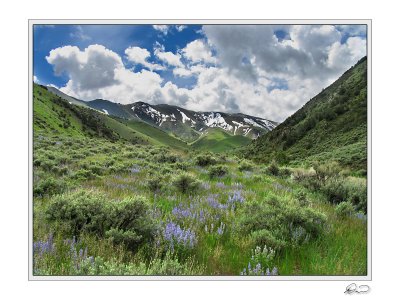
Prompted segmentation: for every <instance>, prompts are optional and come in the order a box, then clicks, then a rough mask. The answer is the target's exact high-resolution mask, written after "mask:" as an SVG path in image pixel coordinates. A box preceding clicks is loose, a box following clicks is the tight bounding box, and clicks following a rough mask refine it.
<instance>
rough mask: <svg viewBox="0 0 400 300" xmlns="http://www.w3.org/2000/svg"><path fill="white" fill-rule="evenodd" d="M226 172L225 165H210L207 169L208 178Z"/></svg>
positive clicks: (222, 174)
mask: <svg viewBox="0 0 400 300" xmlns="http://www.w3.org/2000/svg"><path fill="white" fill-rule="evenodd" d="M227 173H228V168H227V167H226V166H222V165H217V166H212V167H210V169H209V171H208V176H210V178H215V177H222V176H224V175H226V174H227Z"/></svg>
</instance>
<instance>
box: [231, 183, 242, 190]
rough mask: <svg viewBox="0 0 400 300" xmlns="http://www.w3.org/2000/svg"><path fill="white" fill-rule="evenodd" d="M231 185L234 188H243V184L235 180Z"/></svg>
mask: <svg viewBox="0 0 400 300" xmlns="http://www.w3.org/2000/svg"><path fill="white" fill-rule="evenodd" d="M232 187H233V188H234V189H236V190H241V189H243V184H241V183H240V182H235V183H234V184H232Z"/></svg>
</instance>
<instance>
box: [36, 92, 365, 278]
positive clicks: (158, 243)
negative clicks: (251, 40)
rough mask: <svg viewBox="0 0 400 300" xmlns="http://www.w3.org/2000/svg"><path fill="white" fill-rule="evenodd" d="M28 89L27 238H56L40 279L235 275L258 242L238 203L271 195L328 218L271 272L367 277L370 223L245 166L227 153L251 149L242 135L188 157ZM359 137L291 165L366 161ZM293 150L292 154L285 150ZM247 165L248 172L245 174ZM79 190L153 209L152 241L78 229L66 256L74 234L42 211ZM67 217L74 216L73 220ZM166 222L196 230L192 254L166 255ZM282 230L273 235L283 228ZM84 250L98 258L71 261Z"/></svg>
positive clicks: (137, 130) (129, 125)
mask: <svg viewBox="0 0 400 300" xmlns="http://www.w3.org/2000/svg"><path fill="white" fill-rule="evenodd" d="M39 92H40V93H39ZM34 93H35V97H34V144H33V145H34V153H33V187H34V191H35V192H34V198H33V240H34V242H38V241H46V240H48V239H49V236H50V234H51V233H53V234H54V240H53V241H52V242H53V243H54V246H55V248H54V249H53V250H52V251H48V252H45V253H44V254H43V253H42V254H41V253H39V252H35V255H34V259H35V270H34V272H35V274H36V275H40V274H42V275H116V274H136V275H138V274H139V275H140V274H150V275H157V274H161V275H168V274H171V273H172V274H174V275H178V274H180V275H193V274H196V275H239V274H240V272H241V271H242V270H243V269H244V268H246V267H247V265H248V263H249V262H250V261H251V260H252V250H254V249H255V247H256V246H261V247H263V246H264V245H256V244H255V241H254V240H253V238H252V237H251V234H252V232H251V231H250V232H243V231H242V228H241V224H242V223H241V222H242V221H241V220H243V219H245V220H246V219H249V220H251V219H252V217H254V214H251V213H249V211H248V210H246V209H245V208H246V205H250V204H252V203H253V204H257V205H258V206H257V207H258V208H260V209H261V208H263V206H261V205H262V204H263V203H264V204H265V203H266V202H265V201H266V200H270V199H275V201H277V202H276V203H282V204H285V205H286V204H287V203H290V204H291V205H294V204H295V203H297V202H296V201H298V200H297V198H298V192H299V191H301V192H303V193H304V194H305V195H306V197H307V199H308V200H309V201H308V202H307V203H306V204H304V205H306V206H307V208H308V209H309V210H310V211H312V212H313V213H314V212H317V213H318V212H319V213H322V214H323V215H324V216H326V224H325V225H326V226H325V227H324V230H323V231H322V232H320V233H318V235H317V236H315V237H313V238H311V239H310V240H309V241H308V242H305V243H300V244H297V243H295V242H292V241H291V240H288V241H287V242H288V243H287V245H285V246H284V247H283V248H282V249H279V250H277V251H276V254H275V256H274V258H273V259H272V260H271V261H270V262H268V267H270V268H271V269H272V267H277V268H278V272H279V275H365V274H366V272H367V224H366V222H365V221H364V220H362V219H359V218H357V217H356V216H355V215H352V216H345V217H340V216H338V215H337V213H336V212H335V205H334V204H332V203H329V202H327V197H326V195H325V194H323V193H322V190H321V191H319V190H315V189H311V188H310V189H309V188H307V186H306V185H305V184H303V183H301V182H299V181H295V180H294V179H293V178H292V177H291V176H290V175H289V174H286V175H281V176H272V175H270V174H269V173H267V172H266V171H265V170H266V168H267V167H268V164H265V163H262V162H261V163H258V164H251V163H250V162H248V161H246V160H244V161H241V160H240V159H238V158H237V157H236V156H234V153H231V152H229V151H227V150H231V149H232V148H233V147H235V146H238V145H240V144H242V143H243V144H244V143H248V142H249V141H250V140H249V139H247V138H243V137H241V136H231V135H229V134H227V133H226V132H224V131H223V130H219V129H212V130H210V131H208V133H207V134H206V135H204V136H203V137H202V138H201V139H200V140H199V141H197V142H195V143H193V144H192V145H191V146H190V147H192V148H193V149H196V150H198V151H196V152H191V151H187V150H186V149H187V148H186V144H185V143H183V142H182V141H180V140H176V139H174V138H173V137H171V136H169V135H167V134H165V133H163V132H162V131H160V130H158V129H157V128H155V127H151V126H149V125H147V124H144V123H141V122H136V121H125V120H119V119H114V118H110V117H108V116H106V115H104V114H101V113H98V112H96V111H94V110H89V109H87V108H81V107H74V106H70V105H69V104H68V103H65V102H59V100H57V99H54V97H55V96H54V95H50V94H48V93H46V92H45V91H44V90H43V89H42V88H41V87H39V86H36V85H35V87H34ZM364 130H365V127H363V126H362V125H360V126H358V127H356V128H353V129H351V130H346V131H345V132H342V135H341V136H338V137H336V138H337V140H336V141H339V140H340V143H341V144H342V146H341V147H336V148H335V149H334V150H333V151H322V150H323V148H325V149H326V148H329V147H333V146H334V144H330V142H329V140H333V141H332V143H335V139H333V138H332V139H329V140H325V141H322V142H321V143H320V144H319V145H318V147H321V148H320V150H321V151H319V150H318V151H317V150H316V149H314V150H315V152H313V149H311V150H310V153H309V154H310V157H309V158H304V159H300V158H299V157H300V155H303V153H300V154H296V152H292V155H297V157H298V159H297V160H294V163H296V164H297V165H298V166H301V165H303V164H305V165H307V163H308V162H310V163H311V161H312V160H325V159H327V160H329V159H332V157H335V158H337V157H343V159H349V158H351V159H352V160H357V159H362V155H363V154H362V153H361V154H360V151H361V149H362V142H360V141H359V138H360V136H361V137H362V135H363V131H364ZM301 143H303V141H302V142H301ZM190 147H188V149H190ZM202 150H207V151H213V152H215V153H214V154H212V156H213V157H214V158H215V162H213V163H212V165H211V166H208V167H199V166H197V165H196V155H198V152H200V151H202ZM294 150H295V147H294V148H291V151H294ZM223 151H224V153H218V152H223ZM334 151H336V152H334ZM307 159H309V161H307ZM213 165H221V166H223V168H226V170H227V173H226V175H224V176H223V177H221V178H218V177H216V178H215V177H212V176H210V170H212V167H213ZM246 165H248V168H244V167H246ZM243 166H244V167H243ZM281 167H282V166H281ZM182 169H183V170H184V172H186V173H188V174H190V175H191V176H192V177H193V178H194V179H195V180H197V181H200V183H201V184H200V185H199V188H198V189H193V190H191V191H190V192H188V193H181V192H180V191H179V190H178V189H177V188H176V187H175V186H174V184H173V182H174V181H175V180H176V178H177V177H179V176H180V175H181V174H182V172H183V171H182ZM303 171H304V170H303ZM343 176H345V175H343ZM154 178H156V179H157V180H159V183H160V185H161V188H160V189H159V190H157V191H156V192H155V191H152V190H150V189H149V187H148V184H147V183H148V182H149V181H150V180H154ZM311 180H316V179H313V178H311ZM343 180H347V181H351V180H355V179H354V178H351V177H343ZM357 180H362V179H357ZM81 190H84V191H95V192H96V193H100V194H101V195H102V197H103V198H101V199H105V200H104V201H110V202H115V201H121V200H123V199H125V198H131V197H140V198H141V199H144V201H145V203H146V204H147V205H148V206H149V209H148V211H146V216H150V217H151V218H152V220H154V222H155V225H156V228H157V230H156V233H154V241H152V242H151V243H150V242H149V243H148V244H144V245H141V246H140V247H139V249H137V250H132V249H128V248H127V247H126V246H125V245H124V244H123V243H122V244H121V243H117V242H116V241H113V240H112V239H110V238H108V237H106V235H105V233H104V232H103V233H102V232H100V233H98V234H97V233H96V234H94V233H93V232H91V231H90V230H85V228H82V230H81V231H80V234H79V235H77V236H76V239H77V243H76V244H75V245H74V247H73V249H72V250H71V248H70V247H69V246H68V242H67V240H70V239H72V235H73V234H72V233H71V229H70V228H68V227H67V226H66V224H65V223H63V222H61V221H59V220H58V221H57V220H55V221H54V220H53V221H50V220H49V219H48V217H47V216H48V209H49V207H50V204H51V203H53V202H54V201H55V199H56V197H57V196H59V195H62V194H67V193H72V194H74V193H75V192H77V191H81ZM235 191H236V192H237V191H240V195H241V196H243V199H244V200H243V202H236V203H235V206H232V205H231V204H229V201H230V200H229V199H230V198H231V197H233V194H234V192H235ZM216 203H217V204H216ZM276 205H278V204H276ZM296 205H297V204H296ZM110 207H111V206H110ZM265 207H267V208H268V209H269V211H271V209H273V208H271V206H265ZM296 207H297V208H298V206H296ZM179 209H186V210H188V211H189V212H190V213H188V212H187V211H186V212H185V214H183V217H182V216H180V215H179V214H178V213H177V211H179ZM298 210H299V211H300V213H303V212H301V209H298ZM305 211H306V210H305ZM279 213H282V214H285V215H286V214H288V216H287V218H286V219H285V220H290V218H292V220H301V219H302V217H303V216H302V215H300V213H299V212H298V211H296V210H293V209H292V210H290V209H286V210H285V211H282V212H279ZM200 215H202V216H203V217H200ZM69 217H70V218H71V220H73V219H74V216H73V215H71V216H69ZM272 219H273V218H272ZM90 221H91V220H88V222H90ZM104 222H107V220H104ZM169 222H174V223H175V224H178V225H179V226H180V227H181V229H183V230H186V231H188V230H190V232H192V233H194V234H195V236H196V243H195V244H194V246H193V248H191V247H187V246H182V245H180V244H179V243H175V242H174V245H175V246H176V247H175V248H174V252H173V253H171V248H170V247H171V244H170V243H169V242H168V241H167V240H165V237H164V233H163V232H165V230H166V224H168V223H169ZM100 223H101V222H100ZM287 223H288V224H286V223H285V224H276V226H275V227H277V228H279V227H285V226H288V225H289V222H287ZM221 224H224V231H223V233H222V234H219V233H218V231H217V228H218V227H219V226H222V225H221ZM206 228H207V229H206ZM211 228H213V229H212V230H211ZM265 246H268V245H265ZM86 248H87V255H88V256H92V257H94V258H95V261H94V262H93V265H92V263H91V262H89V260H88V259H86V258H82V257H81V258H76V256H74V251H77V253H79V251H80V250H81V249H82V251H84V249H86ZM168 249H169V250H168ZM71 251H72V252H71ZM77 266H79V268H78V267H77ZM263 267H266V266H263Z"/></svg>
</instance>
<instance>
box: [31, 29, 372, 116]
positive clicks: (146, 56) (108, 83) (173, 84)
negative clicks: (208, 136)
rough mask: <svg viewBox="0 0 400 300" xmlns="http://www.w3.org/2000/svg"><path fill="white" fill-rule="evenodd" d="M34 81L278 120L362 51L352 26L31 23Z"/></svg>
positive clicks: (126, 99)
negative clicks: (33, 24)
mask: <svg viewBox="0 0 400 300" xmlns="http://www.w3.org/2000/svg"><path fill="white" fill-rule="evenodd" d="M33 38H34V47H33V48H34V49H33V50H34V54H33V55H34V80H35V81H36V82H38V83H41V84H45V85H54V86H56V87H58V88H59V89H60V90H62V91H63V92H65V93H67V94H69V95H71V96H74V97H77V98H80V99H82V100H93V99H97V98H102V99H107V100H110V101H114V102H118V103H123V104H128V103H132V102H135V101H145V102H149V103H168V104H173V105H178V106H182V107H185V108H188V109H193V110H203V111H205V110H218V111H227V112H243V113H247V114H250V115H256V116H260V117H265V118H268V119H271V120H275V121H282V120H283V119H285V118H286V117H288V116H289V115H290V114H292V113H293V112H295V111H296V110H297V109H298V108H300V107H301V106H302V105H303V104H304V103H305V102H307V101H308V100H309V99H310V98H311V97H312V96H314V95H315V94H316V93H318V92H319V91H320V90H321V89H322V88H324V87H326V86H327V85H328V84H330V83H331V82H333V81H334V80H335V79H337V78H338V77H339V76H340V75H341V74H342V73H343V72H344V71H346V70H347V69H348V68H349V67H351V66H352V65H354V63H356V62H357V61H358V60H359V59H360V58H361V57H363V56H364V55H365V54H366V26H357V25H337V26H333V25H296V26H292V25H253V26H249V25H225V26H222V25H205V26H202V25H168V26H166V25H35V26H34V36H33Z"/></svg>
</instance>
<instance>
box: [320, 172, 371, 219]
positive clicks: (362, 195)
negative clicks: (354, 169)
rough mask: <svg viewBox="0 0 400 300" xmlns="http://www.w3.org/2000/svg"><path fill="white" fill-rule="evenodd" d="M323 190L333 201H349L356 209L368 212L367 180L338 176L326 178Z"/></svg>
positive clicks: (329, 199)
mask: <svg viewBox="0 0 400 300" xmlns="http://www.w3.org/2000/svg"><path fill="white" fill-rule="evenodd" d="M321 191H322V192H323V193H324V194H325V195H326V197H327V199H328V201H330V202H331V203H334V204H336V203H340V202H344V201H348V202H350V203H352V204H353V205H354V206H355V208H356V210H362V211H364V212H367V185H366V182H365V180H362V179H360V180H356V179H350V178H343V177H336V178H330V179H328V180H326V182H325V184H324V185H322V186H321Z"/></svg>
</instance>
